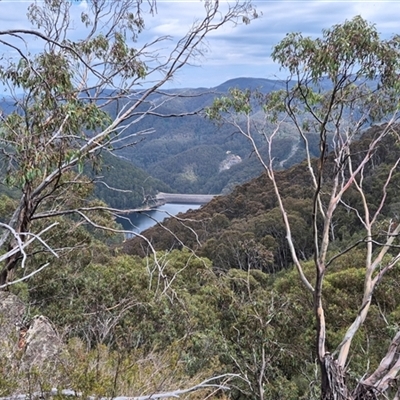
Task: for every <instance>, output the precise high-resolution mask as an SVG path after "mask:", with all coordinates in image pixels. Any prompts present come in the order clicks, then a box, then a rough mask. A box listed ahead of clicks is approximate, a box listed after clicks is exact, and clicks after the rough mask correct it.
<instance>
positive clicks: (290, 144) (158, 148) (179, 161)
mask: <svg viewBox="0 0 400 400" xmlns="http://www.w3.org/2000/svg"><path fill="white" fill-rule="evenodd" d="M283 87H284V85H283V83H282V82H281V81H278V80H276V81H275V80H269V79H256V78H239V79H232V80H229V81H227V82H224V83H223V84H221V85H219V86H217V87H215V88H211V89H201V88H199V89H190V90H187V91H182V92H181V93H180V96H179V97H178V98H171V99H168V95H166V94H162V95H159V96H154V98H151V99H150V100H149V103H151V104H160V103H161V104H162V105H161V106H159V107H158V108H157V111H158V115H157V116H148V117H146V118H145V119H143V120H142V121H141V122H140V123H139V124H137V125H135V130H136V131H138V132H148V131H151V132H152V133H149V134H143V135H141V136H139V137H140V139H139V140H138V141H137V144H136V145H135V146H133V147H129V148H126V149H123V150H121V151H120V153H121V154H122V155H123V156H124V157H125V158H126V159H128V160H130V161H131V162H132V163H133V164H134V165H136V166H138V167H140V168H142V169H144V170H145V171H146V172H147V173H149V174H150V175H151V176H153V177H155V178H157V179H160V180H161V181H163V182H164V183H166V184H167V185H169V186H170V187H171V190H172V191H174V192H177V193H204V194H219V193H228V192H229V191H230V190H231V189H232V188H233V187H234V186H235V185H237V184H240V183H245V182H247V181H248V180H250V179H252V178H254V177H256V176H258V175H259V174H260V173H261V171H262V169H261V167H260V164H259V162H257V160H255V159H254V155H253V151H252V148H251V146H250V145H249V143H248V142H247V141H246V139H245V138H243V137H242V136H241V135H239V134H238V133H237V131H236V130H234V129H232V128H230V127H228V126H225V125H217V124H214V123H213V122H212V121H209V120H207V119H206V118H205V116H204V109H205V108H206V107H210V106H211V104H212V102H213V100H214V99H215V98H216V97H218V96H222V95H226V94H227V93H228V91H229V89H232V88H238V89H254V90H258V91H260V92H261V93H270V92H271V91H273V90H278V89H282V88H283ZM164 102H165V104H164ZM120 107H121V106H120ZM143 107H144V109H145V107H146V106H143ZM148 107H149V105H148ZM117 109H118V108H116V109H115V108H110V113H111V115H113V114H114V113H116V112H117ZM178 113H183V115H182V116H181V117H179V118H171V117H169V116H170V115H176V114H178ZM253 118H254V119H262V118H263V117H262V113H261V112H259V113H258V114H255V115H254V116H253ZM266 129H267V130H269V131H270V130H272V129H273V127H272V125H270V126H269V127H267V128H266ZM129 133H132V132H129ZM313 140H314V143H313V146H312V147H311V151H312V154H314V155H316V154H317V153H318V137H317V136H315V138H314V139H312V138H310V142H312V141H313ZM256 141H257V143H258V144H259V145H260V146H263V137H262V135H259V137H257V138H256ZM294 149H296V151H294ZM292 150H293V154H292V155H291V151H292ZM227 152H229V153H230V154H234V155H237V156H239V157H241V159H242V162H241V163H240V164H239V165H235V166H233V167H231V168H230V169H229V170H221V168H220V166H221V163H222V162H223V161H224V160H225V159H226V157H227ZM274 157H275V158H276V165H277V167H278V168H288V167H290V166H291V165H293V164H296V163H297V162H299V161H301V160H302V159H304V158H305V149H304V146H303V143H298V141H297V136H296V134H295V131H294V129H293V127H292V126H291V125H290V124H284V125H283V126H282V127H281V130H280V133H279V137H277V138H276V141H275V144H274Z"/></svg>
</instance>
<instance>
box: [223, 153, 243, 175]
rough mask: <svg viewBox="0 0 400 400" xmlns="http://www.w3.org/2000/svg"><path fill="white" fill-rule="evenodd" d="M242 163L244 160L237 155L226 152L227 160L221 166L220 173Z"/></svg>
mask: <svg viewBox="0 0 400 400" xmlns="http://www.w3.org/2000/svg"><path fill="white" fill-rule="evenodd" d="M241 162H242V158H241V157H240V156H237V155H235V154H232V153H231V152H230V151H227V152H226V158H225V160H223V161H222V162H221V164H220V165H219V172H221V171H225V170H227V169H230V168H231V167H232V166H233V165H236V164H239V163H241Z"/></svg>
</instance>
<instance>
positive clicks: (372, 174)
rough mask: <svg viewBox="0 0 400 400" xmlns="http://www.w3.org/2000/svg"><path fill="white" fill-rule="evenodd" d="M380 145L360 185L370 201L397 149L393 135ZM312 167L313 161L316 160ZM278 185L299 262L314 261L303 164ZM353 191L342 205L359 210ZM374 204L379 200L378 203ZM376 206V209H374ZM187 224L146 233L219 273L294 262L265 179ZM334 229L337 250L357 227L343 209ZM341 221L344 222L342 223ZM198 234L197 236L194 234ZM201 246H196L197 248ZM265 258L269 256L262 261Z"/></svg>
mask: <svg viewBox="0 0 400 400" xmlns="http://www.w3.org/2000/svg"><path fill="white" fill-rule="evenodd" d="M379 129H380V127H379V126H375V127H372V128H370V129H369V130H368V131H367V132H366V133H365V134H364V135H363V137H362V139H360V140H359V141H358V142H357V143H356V144H354V146H353V149H354V153H355V154H356V156H355V158H357V154H359V157H361V155H363V154H365V152H366V151H367V148H368V145H369V142H370V140H371V138H372V137H373V135H374V133H375V132H376V131H377V130H379ZM385 141H386V142H385V143H384V145H382V146H380V147H379V152H375V154H374V156H373V164H372V165H373V168H370V170H369V171H368V173H367V174H366V177H365V178H364V181H363V188H364V190H365V191H366V193H367V196H368V199H370V200H371V201H372V203H373V200H374V199H380V196H381V194H382V192H383V185H384V183H385V180H384V179H383V177H384V176H385V173H387V171H388V168H389V166H390V165H391V163H392V162H393V160H394V158H395V157H396V152H397V151H398V145H397V142H396V140H395V137H394V136H388V137H386V138H385ZM333 158H334V155H333V153H332V154H331V155H329V159H328V161H329V160H330V162H328V163H327V164H326V168H325V171H324V172H325V178H324V179H325V182H328V181H329V180H330V179H331V178H332V176H333V175H334V174H335V173H336V172H335V171H334V170H333V168H334V167H333V165H334V163H333ZM315 162H317V161H316V160H315ZM276 179H277V183H278V185H279V187H280V191H281V195H282V197H283V199H284V203H285V207H286V209H287V211H288V215H289V219H290V220H291V222H292V226H293V227H294V229H295V230H294V232H292V234H293V236H294V238H295V242H296V247H297V248H298V249H299V250H298V251H299V254H298V257H299V258H300V259H302V260H307V259H308V258H309V257H311V256H312V254H311V251H312V250H311V249H312V248H313V246H312V241H313V234H312V230H311V229H310V226H311V221H310V220H308V218H311V215H312V212H311V210H312V194H313V187H312V182H311V178H310V175H309V173H308V168H307V165H306V163H305V162H303V163H300V164H298V165H296V166H293V167H291V168H289V169H287V170H284V171H280V172H277V173H276ZM399 184H400V174H399V173H397V172H396V173H394V175H393V177H392V182H391V184H390V186H389V187H388V188H387V189H386V191H387V197H386V200H387V201H386V203H385V206H384V209H383V216H384V217H385V218H393V217H395V216H396V215H397V211H396V210H397V208H398V207H399V202H398V199H397V194H396V187H397V186H396V185H399ZM355 191H356V188H350V189H349V190H348V192H347V193H346V195H345V201H346V203H347V204H348V205H349V206H352V207H354V209H359V208H360V207H361V206H362V205H361V204H359V200H355V199H357V196H356V195H355ZM376 201H378V200H376ZM378 206H379V204H376V207H378ZM186 217H187V219H188V221H187V222H185V223H180V222H178V221H176V220H174V219H173V218H171V219H169V220H167V221H165V227H166V228H167V229H164V228H163V227H160V226H158V227H153V228H150V229H149V230H148V231H146V232H145V233H144V235H145V236H146V237H148V238H149V239H150V240H151V241H152V243H153V244H154V246H155V248H156V249H159V250H165V249H170V248H178V249H179V248H182V243H183V244H184V245H187V246H188V247H190V248H195V249H196V251H197V252H198V253H199V254H200V255H202V256H205V257H207V258H209V259H210V260H212V262H213V264H214V266H215V267H216V268H219V269H223V270H227V269H230V268H239V269H244V270H247V269H249V268H251V269H253V268H256V269H260V270H262V271H264V272H276V271H278V270H281V269H285V268H287V267H288V266H290V265H291V262H292V259H291V256H290V251H289V248H288V244H287V241H286V231H285V227H284V224H283V221H282V217H281V213H280V211H279V209H278V204H277V199H276V196H275V193H274V190H273V187H272V184H271V182H270V181H269V179H268V178H267V176H266V175H261V176H260V177H259V178H256V179H253V180H252V181H250V182H248V183H246V184H244V185H240V186H237V187H236V188H235V189H234V190H233V192H232V193H230V194H228V195H227V196H220V197H217V198H215V199H213V200H212V201H211V202H210V203H208V204H206V205H204V206H203V207H201V209H200V210H195V211H191V212H189V213H188V214H187V215H186ZM336 218H337V221H336V223H335V225H337V226H339V227H340V229H338V230H337V231H335V229H333V231H332V233H331V234H332V237H333V239H334V241H336V243H337V245H338V246H339V247H340V246H344V247H345V246H346V245H347V240H349V239H350V238H354V235H357V231H358V229H359V227H360V225H359V224H360V222H359V220H358V219H357V217H356V215H355V214H351V213H349V212H348V210H346V208H345V207H341V208H340V210H339V212H338V213H337V214H336ZM343 221H345V222H346V223H342V222H343ZM169 230H171V231H173V232H174V235H171V234H170V233H169ZM193 232H196V235H194V234H193ZM199 244H200V245H199ZM141 248H143V243H142V242H141V239H139V238H136V239H133V240H130V241H127V242H126V243H125V244H124V251H126V252H127V253H128V254H143V253H142V250H140V249H141ZM266 255H269V256H268V257H266Z"/></svg>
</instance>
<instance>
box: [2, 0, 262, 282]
mask: <svg viewBox="0 0 400 400" xmlns="http://www.w3.org/2000/svg"><path fill="white" fill-rule="evenodd" d="M85 3H86V4H87V7H86V8H84V9H83V11H82V12H81V15H80V16H78V19H74V18H73V15H74V14H75V13H74V12H72V11H76V10H77V9H75V10H73V9H74V7H75V8H76V7H77V5H76V4H75V3H74V2H72V1H67V0H45V1H43V2H42V1H35V2H33V3H32V5H31V6H30V7H29V12H28V20H27V24H26V26H27V27H26V28H24V29H11V30H0V47H1V52H2V54H9V52H10V50H12V51H13V52H15V53H16V54H17V56H16V57H14V58H12V57H11V56H10V57H7V56H4V57H3V58H2V59H1V62H0V82H1V84H2V85H3V86H5V87H6V88H7V90H8V93H9V94H10V96H12V97H13V99H12V103H11V104H13V107H12V109H11V111H9V112H8V113H6V112H5V113H2V114H1V116H0V148H1V151H2V157H1V162H2V168H3V170H4V171H5V178H4V181H5V184H6V185H8V186H10V187H13V188H15V189H16V190H17V191H18V192H19V193H20V198H19V201H18V202H17V205H16V207H15V210H14V212H13V213H12V215H11V216H10V218H9V219H8V220H6V221H4V222H1V224H0V235H1V236H0V248H1V256H0V263H1V267H0V289H4V288H5V287H7V286H8V285H10V284H11V283H12V277H11V273H12V271H14V270H15V269H17V267H19V266H22V267H24V266H25V265H26V264H27V262H28V260H29V256H30V254H31V253H32V251H33V250H32V249H33V248H32V246H33V245H37V247H38V248H36V249H35V251H42V252H46V253H48V254H49V255H51V257H54V256H57V251H56V249H55V248H52V247H51V246H50V245H49V244H48V243H47V238H48V237H49V235H52V229H53V228H54V226H55V224H56V223H57V222H55V221H54V222H52V220H54V218H56V217H59V216H61V215H64V216H65V215H67V216H69V217H70V219H71V222H72V223H73V224H76V225H77V226H78V225H80V224H86V225H91V226H93V227H97V228H101V227H103V228H106V229H113V228H112V227H110V226H108V227H107V226H103V225H102V224H101V223H98V222H96V221H95V220H94V217H93V214H96V213H99V212H108V213H109V214H110V215H115V213H116V212H117V210H113V209H109V208H107V207H106V206H105V205H102V204H98V203H96V204H92V203H89V202H88V201H87V197H88V195H89V191H88V190H87V189H85V187H87V185H88V184H89V183H90V182H89V180H88V179H86V178H85V177H84V176H83V171H84V166H85V165H86V164H90V165H91V166H92V167H93V168H99V167H100V166H101V163H100V161H99V157H100V156H101V153H103V152H112V151H113V150H116V149H118V148H121V146H122V147H123V146H129V145H132V144H133V143H134V142H135V140H137V138H138V136H140V135H141V134H144V133H150V132H151V130H146V132H140V131H136V130H135V123H136V122H138V121H140V120H141V119H143V118H144V117H145V116H147V115H151V114H157V111H158V107H159V106H160V104H159V103H156V102H153V100H152V97H151V96H152V95H153V94H155V93H157V92H158V91H159V90H160V88H161V87H162V86H163V85H164V84H165V83H166V82H168V81H169V80H171V79H172V78H173V77H174V75H175V73H176V72H177V71H178V70H180V69H181V68H182V67H183V66H184V65H186V64H188V63H190V62H191V60H193V57H196V55H198V54H199V53H201V51H202V43H203V40H204V38H205V37H206V36H207V35H208V34H209V33H210V32H212V31H214V30H216V29H218V28H220V27H221V26H223V25H225V24H228V23H233V24H236V23H242V22H245V23H248V22H249V21H250V20H251V19H252V18H254V17H256V14H255V11H254V9H253V7H252V6H251V4H250V3H248V2H236V3H234V4H232V5H230V6H229V7H227V8H225V9H224V10H222V9H221V8H220V6H219V3H218V2H214V1H209V0H207V1H205V2H204V3H203V5H204V17H203V19H201V20H199V21H197V22H196V23H194V25H193V26H192V28H191V29H190V30H189V32H188V33H187V34H186V35H184V36H183V37H181V38H178V39H175V41H174V42H173V43H174V45H173V46H172V47H171V52H170V53H169V54H167V56H166V57H163V58H161V57H158V56H157V54H158V52H157V50H158V49H159V48H160V46H161V47H162V46H163V42H164V41H166V40H167V39H169V38H167V37H159V38H156V39H154V40H153V41H152V42H150V43H146V44H144V45H142V46H141V47H140V46H138V45H137V38H138V36H139V35H140V33H141V32H142V30H143V28H144V17H145V15H146V13H149V14H154V13H155V10H156V3H155V1H149V2H142V1H141V0H121V1H103V0H90V1H87V2H85ZM78 26H79V27H80V28H81V29H82V30H81V31H82V32H84V35H85V36H84V37H81V38H79V39H77V40H76V39H72V38H71V36H70V31H71V28H72V27H74V28H77V27H78ZM31 40H35V44H36V47H38V48H39V50H37V51H36V50H35V51H33V50H31V49H29V43H30V41H31ZM27 44H28V46H27ZM147 79H148V80H149V81H151V82H152V84H151V85H150V86H149V87H148V88H147V89H143V87H142V84H143V83H144V82H146V80H147ZM145 86H146V85H145ZM173 97H174V96H173V95H172V97H171V96H170V97H169V98H173ZM163 103H164V102H163ZM111 110H112V111H113V112H114V113H115V118H110V115H111V114H110V111H111ZM46 265H47V262H46V263H44V264H42V265H40V266H37V268H36V270H35V271H33V273H32V274H34V273H35V272H38V271H40V270H41V269H42V268H44V267H45V266H46ZM32 274H30V275H32Z"/></svg>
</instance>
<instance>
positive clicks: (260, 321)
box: [0, 0, 400, 400]
mask: <svg viewBox="0 0 400 400" xmlns="http://www.w3.org/2000/svg"><path fill="white" fill-rule="evenodd" d="M2 4H3V3H2V2H0V8H1V7H2ZM81 6H84V7H81ZM172 6H173V3H171V7H172ZM181 6H182V4H180V5H179V7H181ZM201 6H202V7H203V10H202V11H203V17H202V19H200V20H199V21H198V22H196V23H194V25H193V26H192V27H191V28H189V30H188V31H187V32H185V33H183V34H182V36H181V37H180V38H178V39H174V38H171V37H169V36H168V37H164V36H159V37H156V39H152V41H150V42H149V43H146V44H144V45H143V46H142V47H141V48H140V47H139V46H140V45H139V41H137V39H138V37H139V35H141V34H142V33H143V32H144V27H145V25H144V20H145V17H144V16H145V15H146V16H147V14H145V12H146V13H148V14H149V15H151V16H154V15H155V13H156V9H155V8H154V7H155V3H153V2H141V1H136V0H124V1H118V2H108V1H88V2H85V4H80V3H79V4H77V3H75V2H69V1H64V0H60V1H58V0H57V1H53V0H45V1H43V2H35V3H34V4H32V5H31V7H30V8H29V9H28V19H27V21H26V23H27V26H29V29H28V28H25V27H24V28H23V29H18V28H16V29H13V30H6V31H2V32H1V35H2V39H1V40H0V48H1V49H2V52H3V54H4V58H2V59H0V82H1V83H2V84H3V85H4V86H6V87H7V88H9V89H10V94H11V96H13V101H14V103H13V108H12V110H11V111H8V112H6V113H2V114H1V115H0V149H1V166H2V176H1V178H2V185H3V187H4V190H2V192H1V193H2V196H1V202H0V266H1V267H0V332H1V335H0V400H13V399H16V398H18V399H28V398H40V399H42V398H57V399H58V398H60V399H65V398H71V397H74V398H81V399H94V398H99V399H101V400H105V399H112V398H120V399H121V398H122V399H133V400H151V399H157V398H158V399H160V398H177V397H181V398H183V399H193V400H200V399H201V400H205V399H224V400H227V399H230V400H248V399H250V400H267V399H268V400H269V399H271V400H297V399H303V400H364V399H365V400H367V399H368V400H387V399H388V398H389V399H391V400H397V399H398V398H399V397H400V385H399V382H398V376H399V373H400V329H399V318H400V291H399V274H400V270H399V268H400V266H399V263H400V240H399V238H400V223H399V219H400V215H399V213H400V202H399V201H398V188H399V186H400V171H399V166H400V125H399V124H398V121H399V116H400V106H399V104H400V85H399V81H398V78H399V75H400V39H399V37H398V36H393V37H392V38H390V39H388V40H384V39H381V38H380V36H379V34H378V32H377V30H376V28H375V26H374V25H373V24H370V23H369V22H367V21H365V20H364V19H362V18H361V17H354V18H353V19H352V20H349V21H345V22H344V23H342V24H338V25H334V26H333V27H331V28H328V29H325V30H323V31H322V33H321V36H320V37H318V38H317V39H314V38H310V37H307V36H304V35H302V34H298V33H292V34H288V35H287V36H286V37H284V38H283V39H282V41H281V42H279V43H278V44H277V45H276V46H275V47H274V49H273V52H272V54H271V57H272V59H273V60H274V61H275V62H276V63H278V64H279V66H280V67H281V68H282V69H284V70H286V71H287V72H288V73H289V75H290V76H291V77H296V78H297V80H296V81H294V80H289V81H288V82H286V83H285V84H281V85H278V84H277V83H276V82H273V81H264V80H260V79H256V80H249V79H245V80H242V79H238V80H234V81H231V82H227V83H225V84H223V85H222V86H221V87H219V89H218V91H216V92H215V93H212V94H210V95H207V96H208V97H207V96H206V97H203V96H202V95H200V92H203V89H201V90H193V91H190V93H189V94H190V96H189V97H187V94H188V92H187V91H181V90H178V91H174V92H170V91H164V90H163V89H162V88H163V86H165V85H166V84H167V83H169V82H170V80H171V79H173V78H174V76H175V75H176V73H177V72H178V71H180V70H181V68H182V67H184V66H185V65H187V64H190V63H191V62H192V61H195V60H196V58H195V57H194V56H196V55H199V54H202V50H204V47H202V43H203V41H204V38H205V37H207V36H208V35H209V34H210V33H212V32H214V31H215V30H216V29H220V28H223V27H224V26H226V24H231V25H233V26H237V25H238V24H241V23H244V24H248V23H250V22H251V21H252V20H253V19H256V18H258V14H257V11H256V10H255V9H254V7H253V6H252V5H251V3H249V2H240V1H239V2H236V3H233V4H229V6H228V7H227V8H226V7H225V8H224V6H222V2H214V1H204V2H201ZM74 7H75V8H74ZM76 16H78V18H77V17H76ZM110 16H111V17H110ZM109 17H110V18H109ZM103 18H106V22H104V19H103ZM104 27H107V29H106V30H104ZM72 28H74V32H75V29H77V28H80V29H79V32H80V34H81V35H82V37H83V38H82V39H81V38H80V39H77V38H76V37H75V36H70V32H71V30H72ZM31 38H35V39H36V41H35V43H36V44H37V45H38V46H37V47H35V49H36V50H35V51H37V52H36V53H34V52H32V51H31V49H30V48H29V45H30V44H31V43H32V40H31ZM167 41H168V43H169V42H170V41H172V44H173V45H172V47H169V50H168V51H169V54H166V57H164V56H161V55H160V53H159V52H158V51H159V50H160V49H159V47H158V46H159V45H160V44H161V45H166V42H167ZM10 48H12V49H14V50H17V52H16V54H18V55H19V57H20V59H19V60H18V62H16V61H15V59H14V58H12V56H7V54H9V53H8V51H9V50H10ZM163 50H164V49H163ZM163 54H164V53H163ZM148 77H150V79H151V80H150V82H149V81H148V80H147V81H146V78H148ZM157 77H158V79H157ZM144 81H145V82H144ZM144 83H146V84H144ZM243 84H244V85H248V86H249V89H248V88H247V87H241V85H243ZM263 85H265V86H264V87H260V86H263ZM277 85H278V86H277ZM217 92H218V93H217ZM208 98H209V99H210V100H212V101H211V102H210V103H209V102H208V100H207V99H208ZM206 100H207V101H206ZM203 107H205V108H204V110H203V113H202V114H201V115H200V114H198V113H197V111H198V110H200V109H201V108H203ZM177 110H179V111H177ZM192 113H194V114H195V115H193V116H191V115H188V114H192ZM189 120H191V121H194V124H192V123H191V124H192V125H190V126H189V123H188V122H187V121H189ZM205 127H206V128H207V129H206V130H204V129H205ZM161 128H162V129H164V131H162V132H161ZM165 130H167V131H168V132H169V133H170V134H171V135H170V136H165V134H164V133H163V132H165ZM150 137H151V138H152V141H149V140H147V138H150ZM214 139H215V141H214ZM151 143H153V144H151ZM152 146H153V147H152ZM132 149H133V150H134V151H133V150H132ZM135 152H136V153H135ZM114 155H116V156H117V158H114ZM121 155H125V156H126V158H129V157H130V160H131V161H132V160H133V159H136V160H137V161H138V163H141V164H142V165H141V166H142V167H143V168H146V169H147V171H149V170H150V169H151V170H152V171H153V172H154V177H153V176H152V175H148V172H146V173H145V172H142V171H141V170H137V169H136V168H132V167H131V165H130V164H129V163H126V162H125V161H123V159H122V158H120V157H121ZM158 155H161V156H162V157H163V158H161V159H159V158H158ZM250 155H251V156H250ZM128 156H129V157H128ZM239 157H240V158H239ZM240 159H242V160H243V161H242V162H241V163H237V161H238V160H240ZM222 161H224V162H223V163H222V164H221V162H222ZM228 161H229V162H232V163H233V164H229V162H228ZM146 163H148V165H145V164H146ZM235 163H236V164H235ZM227 165H229V166H230V169H226V166H227ZM167 167H168V168H171V169H172V172H171V173H166V171H165V168H167ZM224 168H225V169H224ZM285 168H286V169H285ZM256 170H257V171H261V172H262V174H261V175H259V176H258V177H256V178H253V179H252V180H250V181H248V182H246V183H244V184H241V185H237V186H235V184H236V183H238V182H239V181H241V180H242V179H243V180H245V179H248V178H249V177H250V176H252V174H253V173H254V171H256ZM158 176H159V177H160V178H163V180H164V182H163V183H161V182H160V181H159V180H157V177H158ZM167 185H169V186H167ZM110 188H113V190H112V191H111V192H108V190H110ZM160 188H161V189H162V190H166V191H167V190H178V189H179V190H181V189H183V190H184V191H188V192H190V191H193V192H194V191H196V192H202V191H204V192H214V193H215V192H219V191H221V192H226V193H227V194H226V195H221V196H217V197H215V198H214V199H213V200H212V201H211V202H210V203H208V204H206V205H204V206H203V207H201V208H200V209H199V210H196V211H191V212H188V213H186V214H180V215H178V216H175V217H171V218H170V219H168V220H166V221H164V222H163V223H161V224H160V223H159V224H158V225H157V226H156V227H153V228H151V229H149V230H147V231H145V232H142V233H137V234H135V235H136V237H135V238H134V239H126V237H125V235H124V234H125V233H126V231H124V230H123V229H122V228H121V226H119V225H118V224H117V222H116V217H117V216H118V215H120V214H121V213H124V212H129V210H123V209H121V210H117V209H115V207H124V208H125V207H131V204H133V205H135V204H137V205H139V204H142V203H143V200H145V199H146V197H147V196H151V195H152V194H154V193H155V191H156V190H159V189H160ZM106 189H107V192H106V191H105V190H106ZM131 190H134V194H132V193H131ZM183 190H182V191H183ZM110 193H112V194H113V195H110ZM99 197H101V199H100V198H99ZM104 200H106V201H107V203H108V204H107V203H106V202H105V201H104Z"/></svg>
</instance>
